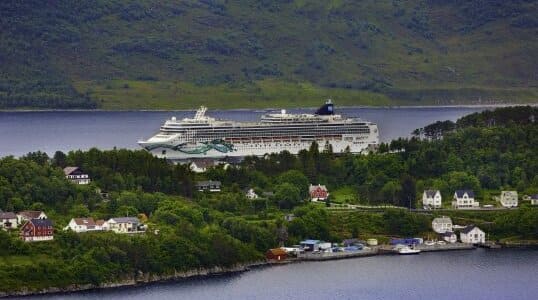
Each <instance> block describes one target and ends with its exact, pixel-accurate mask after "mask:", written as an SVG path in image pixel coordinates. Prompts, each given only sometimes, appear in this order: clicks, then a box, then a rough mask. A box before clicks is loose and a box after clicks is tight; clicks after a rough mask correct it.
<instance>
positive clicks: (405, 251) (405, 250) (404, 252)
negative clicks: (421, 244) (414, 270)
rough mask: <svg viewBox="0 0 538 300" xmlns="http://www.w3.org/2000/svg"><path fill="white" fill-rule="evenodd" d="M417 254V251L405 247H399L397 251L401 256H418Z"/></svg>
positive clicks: (418, 251)
mask: <svg viewBox="0 0 538 300" xmlns="http://www.w3.org/2000/svg"><path fill="white" fill-rule="evenodd" d="M419 253H420V250H419V249H413V248H409V247H407V246H405V247H401V248H399V249H398V254H401V255H411V254H419Z"/></svg>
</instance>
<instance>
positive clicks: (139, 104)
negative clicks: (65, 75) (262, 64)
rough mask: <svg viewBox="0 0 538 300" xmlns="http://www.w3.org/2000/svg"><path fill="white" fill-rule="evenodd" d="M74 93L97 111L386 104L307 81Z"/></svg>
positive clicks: (124, 84)
mask: <svg viewBox="0 0 538 300" xmlns="http://www.w3.org/2000/svg"><path fill="white" fill-rule="evenodd" d="M75 86H76V88H77V90H78V91H79V92H83V93H86V92H87V93H89V95H90V96H91V97H92V98H94V99H97V100H98V102H99V104H100V105H101V108H103V109H110V110H122V109H193V108H197V107H198V106H200V105H206V106H207V107H209V108H221V109H233V108H280V107H284V108H290V107H318V106H320V104H322V103H323V102H324V101H325V100H326V99H327V98H332V99H334V101H335V103H336V104H337V105H339V106H344V105H345V106H352V105H369V106H373V105H391V104H395V103H394V102H392V101H391V100H390V99H389V98H387V97H386V96H385V95H382V94H378V93H373V92H368V91H361V90H352V89H338V88H334V89H333V88H323V87H318V86H314V85H312V84H309V83H293V82H284V81H277V80H263V81H257V82H254V83H252V84H239V85H217V86H198V85H195V84H192V83H188V82H180V81H133V80H112V81H106V82H95V81H79V82H77V83H75Z"/></svg>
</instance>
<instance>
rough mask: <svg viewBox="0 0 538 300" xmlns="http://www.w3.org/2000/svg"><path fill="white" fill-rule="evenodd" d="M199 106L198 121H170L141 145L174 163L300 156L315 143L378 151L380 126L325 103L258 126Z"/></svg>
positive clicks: (267, 117)
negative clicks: (276, 154)
mask: <svg viewBox="0 0 538 300" xmlns="http://www.w3.org/2000/svg"><path fill="white" fill-rule="evenodd" d="M206 111H207V108H206V107H203V106H202V107H200V109H199V110H198V111H197V112H196V114H195V116H194V118H185V119H182V120H177V119H176V118H175V117H172V118H171V119H169V120H167V121H166V122H165V123H164V124H163V125H162V126H161V129H160V131H159V133H157V134H156V135H155V136H153V137H151V138H149V139H148V140H146V141H139V142H138V144H139V145H140V146H142V147H143V148H144V149H146V150H147V151H149V152H151V153H153V154H154V155H155V156H157V157H162V158H167V159H170V160H190V159H197V158H214V159H221V158H225V157H244V156H249V155H256V156H263V155H265V154H267V153H273V152H281V151H283V150H287V151H289V152H290V153H292V154H297V153H298V152H299V151H301V150H303V149H308V148H309V147H310V146H311V145H312V142H314V141H315V142H317V144H318V145H319V147H320V151H322V150H323V149H324V148H325V147H326V146H327V145H328V144H330V145H331V146H332V150H333V152H335V153H340V152H344V151H346V149H348V148H349V149H348V150H349V151H350V152H351V153H361V152H365V151H368V150H371V149H374V148H375V147H377V145H378V143H379V134H378V130H377V125H376V124H374V123H371V122H367V121H364V120H361V119H358V118H344V117H342V116H341V115H338V114H334V105H333V104H332V103H331V101H330V100H329V101H327V103H326V104H325V105H323V106H322V107H321V108H319V109H318V110H317V111H316V113H314V114H291V113H288V112H286V110H282V111H280V112H278V113H269V114H266V115H263V116H262V117H261V120H260V121H259V122H237V121H228V120H217V119H215V118H212V117H209V116H206V114H205V113H206Z"/></svg>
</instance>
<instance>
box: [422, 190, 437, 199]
mask: <svg viewBox="0 0 538 300" xmlns="http://www.w3.org/2000/svg"><path fill="white" fill-rule="evenodd" d="M438 191H439V190H424V193H426V197H428V198H430V197H434V196H435V194H436V193H437V192H438Z"/></svg>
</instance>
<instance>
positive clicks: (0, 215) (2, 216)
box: [0, 212, 17, 220]
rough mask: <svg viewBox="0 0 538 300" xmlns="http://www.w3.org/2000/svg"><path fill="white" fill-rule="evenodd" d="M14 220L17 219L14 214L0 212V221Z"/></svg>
mask: <svg viewBox="0 0 538 300" xmlns="http://www.w3.org/2000/svg"><path fill="white" fill-rule="evenodd" d="M16 218H17V215H16V214H15V213H12V212H0V219H2V220H5V219H16Z"/></svg>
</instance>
